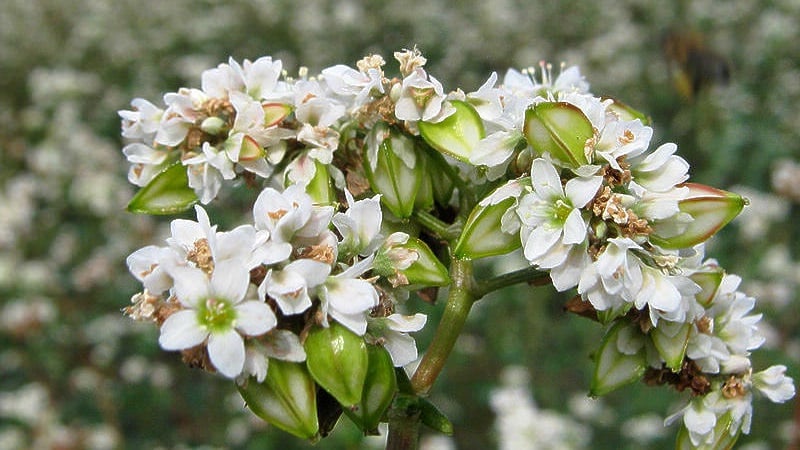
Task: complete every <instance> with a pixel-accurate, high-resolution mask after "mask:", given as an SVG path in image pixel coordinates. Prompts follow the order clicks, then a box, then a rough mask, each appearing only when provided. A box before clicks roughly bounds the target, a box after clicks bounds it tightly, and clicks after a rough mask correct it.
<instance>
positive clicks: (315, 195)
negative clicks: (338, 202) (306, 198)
mask: <svg viewBox="0 0 800 450" xmlns="http://www.w3.org/2000/svg"><path fill="white" fill-rule="evenodd" d="M313 161H314V167H315V171H314V176H313V177H312V178H311V181H309V183H308V185H306V192H307V193H308V195H310V196H311V198H312V199H313V200H314V203H317V204H320V205H332V204H333V203H334V202H335V199H336V193H335V192H334V191H333V185H332V183H331V176H330V173H329V170H328V165H327V164H323V163H321V162H319V161H317V160H316V159H314V160H313Z"/></svg>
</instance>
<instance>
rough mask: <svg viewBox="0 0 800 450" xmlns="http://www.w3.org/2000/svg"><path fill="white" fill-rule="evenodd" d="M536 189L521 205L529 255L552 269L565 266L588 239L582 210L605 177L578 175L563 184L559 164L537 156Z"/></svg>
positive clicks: (532, 260) (534, 167)
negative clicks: (572, 250) (576, 248)
mask: <svg viewBox="0 0 800 450" xmlns="http://www.w3.org/2000/svg"><path fill="white" fill-rule="evenodd" d="M531 182H532V183H533V191H532V192H531V193H530V194H527V195H523V196H522V198H521V199H520V203H519V206H518V207H517V214H518V215H519V217H520V220H521V222H522V228H521V231H520V237H521V239H522V244H523V246H524V253H525V258H526V259H527V260H528V261H530V263H531V264H534V265H538V266H540V267H542V268H545V269H550V268H553V267H557V266H559V265H561V264H562V263H563V262H564V260H565V259H567V256H568V255H569V251H570V249H571V248H572V247H573V246H575V245H580V244H583V243H584V241H585V240H586V228H587V224H586V220H585V219H584V218H583V216H582V214H581V209H580V208H583V207H584V206H586V204H587V203H589V201H591V199H592V198H593V197H594V195H595V194H596V193H597V190H598V189H599V188H600V185H601V184H602V182H603V179H602V177H599V176H595V177H578V178H573V179H571V180H569V181H567V183H566V185H565V186H562V185H561V178H560V177H559V174H558V171H557V170H556V168H555V166H553V164H552V163H550V162H549V161H547V160H545V159H542V158H537V159H535V160H534V161H533V165H532V167H531Z"/></svg>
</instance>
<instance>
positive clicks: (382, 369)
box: [344, 345, 397, 434]
mask: <svg viewBox="0 0 800 450" xmlns="http://www.w3.org/2000/svg"><path fill="white" fill-rule="evenodd" d="M367 355H368V358H369V365H368V368H367V377H366V379H365V380H364V390H363V391H362V394H361V404H360V405H359V406H358V408H355V409H349V408H345V409H344V413H345V414H346V415H347V416H348V417H350V419H352V420H353V422H355V423H356V424H357V425H358V426H359V427H361V429H362V430H364V432H365V433H368V434H378V424H379V423H380V421H381V418H383V415H384V413H385V412H386V409H387V408H388V407H389V405H390V404H391V403H392V399H393V398H394V394H395V393H396V392H397V377H396V376H395V373H394V365H392V358H391V356H389V352H387V351H386V349H384V348H383V347H381V346H378V345H368V346H367Z"/></svg>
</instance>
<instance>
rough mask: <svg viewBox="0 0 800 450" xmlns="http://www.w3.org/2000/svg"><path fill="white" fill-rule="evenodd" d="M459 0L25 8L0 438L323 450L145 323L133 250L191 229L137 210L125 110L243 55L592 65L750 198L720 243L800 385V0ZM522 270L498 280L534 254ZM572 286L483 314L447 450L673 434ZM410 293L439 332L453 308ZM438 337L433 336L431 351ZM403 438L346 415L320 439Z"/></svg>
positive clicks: (12, 17)
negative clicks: (628, 376) (599, 376)
mask: <svg viewBox="0 0 800 450" xmlns="http://www.w3.org/2000/svg"><path fill="white" fill-rule="evenodd" d="M457 3H458V7H454V6H452V5H451V3H450V2H447V1H444V0H426V1H418V0H408V1H404V2H398V1H388V2H380V3H379V4H373V2H368V1H364V0H339V1H330V0H312V1H307V2H294V1H289V0H264V1H259V0H237V1H222V0H203V1H189V0H176V1H170V2H164V1H157V0H139V1H131V0H121V1H116V2H107V1H103V0H74V1H70V2H62V1H58V0H33V1H31V0H8V1H6V2H5V4H4V7H3V12H2V14H0V61H2V63H0V66H1V67H2V69H3V70H2V72H3V73H2V76H0V448H4V449H5V448H8V449H26V448H36V449H48V448H49V449H83V448H86V449H98V450H99V449H117V448H163V449H189V448H191V449H206V448H234V449H240V448H241V449H246V448H260V449H269V448H276V449H277V448H310V445H307V444H305V443H303V442H301V441H299V440H297V439H295V438H292V437H289V436H288V435H285V434H284V433H281V432H279V431H278V430H276V429H274V428H271V427H269V426H267V425H266V424H264V423H263V422H262V421H261V420H260V419H258V418H256V417H255V416H253V415H252V414H250V413H249V412H247V411H246V410H245V409H244V408H243V405H242V400H241V398H240V397H239V396H238V394H237V392H236V389H235V388H234V386H233V385H232V383H230V381H229V380H225V379H223V378H222V377H212V376H208V375H207V374H204V373H202V372H201V371H199V370H190V369H188V368H187V367H185V365H184V364H182V363H181V362H180V357H179V356H178V355H177V354H176V353H166V352H163V351H161V350H160V349H159V348H158V332H157V330H156V329H155V328H154V327H152V326H147V325H146V324H141V323H137V322H133V321H131V320H129V319H128V318H126V317H124V316H123V314H122V312H121V310H122V309H123V308H125V307H126V306H128V305H129V304H130V298H131V296H132V295H133V294H135V293H136V292H137V289H139V287H138V286H137V282H136V280H135V279H134V278H133V277H132V276H131V274H130V273H129V271H128V268H127V266H126V264H125V258H126V257H127V256H128V255H129V254H130V253H131V252H132V251H134V250H135V249H137V248H140V247H142V246H144V245H147V244H151V243H154V242H163V240H164V238H165V237H167V236H168V235H169V218H153V217H146V216H141V215H135V214H132V213H129V212H127V211H126V210H125V205H127V203H128V201H129V200H130V199H131V197H132V196H133V195H134V192H135V187H134V186H132V185H131V184H130V183H129V182H128V180H127V175H126V172H127V169H128V164H127V163H126V161H125V157H124V156H123V154H122V152H121V149H122V147H123V145H124V142H123V140H122V138H121V137H120V117H119V115H118V113H117V111H119V110H125V109H130V101H131V99H133V98H136V97H143V98H148V99H151V100H157V99H159V98H160V97H161V96H162V95H163V94H164V93H165V92H173V91H176V90H177V89H178V88H180V87H182V86H197V85H199V83H200V80H199V77H200V74H201V72H202V71H203V70H205V69H208V68H212V67H215V66H216V65H217V64H219V63H220V62H224V61H227V60H228V57H229V56H232V57H234V58H237V59H238V60H242V59H244V58H249V59H251V60H254V59H256V58H258V57H260V56H262V55H271V56H272V57H274V58H277V59H281V60H282V61H283V65H284V68H285V69H286V70H287V71H288V73H289V74H290V75H296V74H297V73H298V72H299V71H300V70H301V66H304V67H307V68H308V71H309V72H310V73H312V74H314V73H319V72H320V71H321V70H322V69H323V68H326V67H329V66H332V65H335V64H346V65H349V66H354V65H355V62H356V61H357V60H359V59H360V58H362V57H363V56H364V55H367V54H370V53H380V54H383V55H384V57H386V59H387V61H388V60H389V59H390V57H391V54H392V52H393V51H396V50H400V49H403V48H413V47H414V46H417V47H418V48H419V49H421V50H422V51H424V53H425V56H426V57H427V58H428V64H427V66H426V68H427V69H428V70H429V72H430V73H431V74H434V75H435V76H436V78H438V79H439V80H440V81H441V82H442V84H443V85H444V89H445V91H449V90H451V89H455V88H456V87H463V88H464V89H465V90H467V89H469V90H476V89H478V87H479V86H480V85H481V84H482V83H483V82H484V81H485V80H486V77H487V76H488V74H490V73H491V72H492V71H497V72H498V73H499V74H500V75H501V76H502V74H503V73H505V70H506V69H507V68H511V67H513V68H517V69H523V68H526V67H530V66H534V67H539V61H541V60H548V61H551V62H553V63H554V66H555V67H556V68H555V69H554V70H555V71H556V72H557V71H558V63H559V62H561V61H564V62H565V63H566V64H567V65H578V66H580V68H581V72H582V73H583V74H584V75H585V76H586V78H587V80H588V81H589V82H590V83H591V86H592V91H593V92H595V93H597V94H600V95H604V96H609V97H614V98H618V99H620V100H622V101H624V102H625V103H628V104H629V105H632V106H633V107H635V108H636V109H638V110H640V111H643V112H645V113H646V114H648V115H649V116H650V117H651V118H652V121H653V123H654V124H655V126H654V128H655V129H656V130H657V135H656V136H654V137H653V140H654V142H659V143H660V142H675V143H677V145H678V154H680V155H681V156H682V157H683V158H685V159H686V160H687V161H689V163H690V164H691V174H692V177H693V179H694V181H698V182H701V183H707V184H712V185H715V186H719V187H721V188H724V189H727V190H731V191H734V192H737V193H739V194H742V195H743V196H745V197H747V198H748V199H749V206H748V207H747V208H746V209H745V211H744V213H742V215H741V216H739V217H738V218H737V219H736V220H735V221H734V222H733V224H732V225H730V226H728V227H727V228H725V229H724V230H723V231H722V232H721V233H720V234H719V235H718V236H716V237H714V238H713V240H712V241H711V242H710V243H709V248H710V251H709V253H711V254H713V255H714V256H715V257H716V258H717V259H718V260H719V261H720V263H722V265H724V266H725V267H726V268H727V269H728V270H729V271H730V272H732V273H735V274H738V275H740V276H741V277H742V278H743V282H742V285H741V289H742V290H743V291H744V292H746V293H747V294H748V295H750V296H753V297H755V298H756V299H757V301H758V302H757V304H756V312H757V313H761V314H763V315H764V317H763V319H762V320H761V322H760V323H759V331H760V333H761V334H762V335H763V336H764V337H765V339H766V341H765V344H764V350H762V351H761V352H759V353H758V354H757V355H756V356H755V358H756V359H757V361H756V362H757V364H758V366H760V367H767V366H769V365H771V364H784V365H786V366H787V367H788V370H787V375H789V376H791V377H793V378H794V379H795V380H798V379H800V315H798V314H797V311H798V305H799V304H800V294H798V286H799V285H800V227H798V226H797V223H798V220H799V219H800V127H798V126H797V123H796V122H797V117H798V111H799V110H798V106H797V105H798V104H800V57H798V55H800V22H798V21H797V20H796V18H797V17H800V4H798V2H796V1H793V0H736V1H731V2H723V1H718V0H701V1H691V2H690V1H681V2H677V3H676V4H675V7H674V8H672V9H670V8H664V7H663V4H662V2H658V1H655V0H644V1H641V0H640V1H632V0H624V1H617V0H603V1H596V2H591V4H590V3H589V2H580V1H573V0H570V1H563V2H544V1H521V0H490V1H479V0H467V1H462V2H457ZM390 64H391V63H390ZM248 201H249V200H248ZM227 202H228V203H226V208H225V210H224V211H223V210H221V209H219V210H216V209H214V208H216V206H214V205H210V206H209V211H212V212H213V213H214V214H215V217H216V218H217V219H218V220H220V221H221V222H222V224H223V225H225V226H226V229H227V225H228V224H236V223H237V221H238V220H239V219H240V218H241V215H242V214H244V212H245V209H244V207H243V206H242V205H243V204H244V202H243V201H242V200H241V199H239V198H237V197H236V196H235V195H233V196H231V197H230V198H229V199H227ZM240 203H241V204H240ZM184 217H190V216H188V215H185V216H184ZM192 217H193V216H192ZM510 259H511V258H503V259H502V260H498V261H493V262H492V265H488V264H487V266H486V268H485V270H486V271H492V270H499V268H500V267H503V265H507V266H508V267H512V266H515V267H516V266H519V264H520V263H519V262H518V261H513V260H510ZM520 260H521V259H520ZM565 298H566V297H564V296H562V295H561V294H558V293H556V292H555V290H554V289H552V287H540V288H531V287H529V286H525V287H514V288H509V289H506V290H503V291H501V292H498V293H497V294H496V295H492V296H490V297H489V298H486V299H485V300H482V301H481V302H479V303H478V304H477V305H476V307H475V309H474V311H473V313H472V315H471V316H470V320H469V322H468V323H467V330H466V333H465V334H464V335H462V336H461V338H460V339H459V341H458V343H457V346H456V349H455V352H454V354H453V355H452V358H451V361H450V362H449V364H448V366H447V368H446V370H445V371H444V373H443V375H442V376H441V377H440V378H439V380H438V381H437V384H436V385H435V386H434V389H433V392H432V394H431V397H432V400H433V401H434V403H436V404H437V405H438V406H439V407H440V408H441V409H442V410H443V412H445V413H446V414H447V415H448V416H449V417H450V419H451V420H452V421H453V424H454V426H455V429H456V433H455V434H454V435H453V436H452V437H443V436H440V435H435V434H432V433H431V434H426V435H423V440H422V444H423V448H427V449H454V448H459V449H471V448H502V449H525V448H529V449H581V448H623V449H626V448H630V449H636V448H652V449H660V448H664V449H666V448H673V447H674V435H675V427H672V428H665V427H664V425H663V421H664V412H665V411H669V412H673V411H676V410H677V409H679V408H680V407H681V406H682V405H683V404H685V399H683V401H681V402H679V403H673V402H674V400H675V397H674V396H672V395H668V393H667V392H666V389H653V388H647V387H645V386H638V385H634V386H629V387H626V388H625V389H622V390H620V391H616V392H614V393H612V394H610V395H608V396H605V397H602V398H600V399H590V398H588V397H587V392H588V387H589V384H590V380H591V370H592V364H591V361H590V354H589V352H590V351H591V350H592V348H593V347H592V346H593V345H594V344H595V343H596V342H597V340H598V339H600V337H601V336H602V330H600V329H599V327H597V326H594V325H593V324H590V323H589V322H588V321H586V320H584V319H581V318H580V317H577V316H575V315H570V314H567V313H565V312H564V311H563V309H562V306H563V304H564V301H565ZM412 301H417V302H418V305H417V306H418V308H419V309H421V310H423V311H424V312H425V313H427V314H428V323H429V324H435V323H436V322H437V321H438V317H439V316H440V315H441V306H442V304H441V301H440V302H439V303H437V304H433V305H431V304H428V303H425V302H422V301H421V300H412ZM432 331H433V326H429V327H427V328H426V329H425V330H423V331H422V332H420V333H418V334H417V339H418V341H419V343H420V348H425V346H426V343H427V342H428V341H429V340H430V338H431V334H432ZM645 389H646V390H645ZM662 391H664V392H662ZM662 394H663V395H662ZM669 394H671V393H669ZM754 408H755V413H754V419H753V420H754V421H753V425H752V431H751V433H750V435H747V436H743V437H742V438H741V439H740V441H739V447H738V448H745V449H748V450H756V449H758V450H761V449H773V448H793V449H797V448H800V403H798V401H797V400H796V399H794V400H792V401H791V402H788V403H786V404H782V405H773V404H770V403H768V402H766V401H763V400H758V401H756V402H755V404H754ZM382 445H383V444H382V440H381V438H379V437H377V438H376V437H370V438H363V437H362V436H361V433H360V431H359V430H357V429H356V428H355V427H353V426H349V427H348V425H345V424H342V426H341V427H340V428H339V429H337V430H336V432H335V433H334V435H333V436H331V437H329V438H327V439H326V441H324V442H323V443H322V444H321V445H319V446H318V447H321V446H324V447H325V448H352V449H356V448H364V447H371V448H381V447H382Z"/></svg>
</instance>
